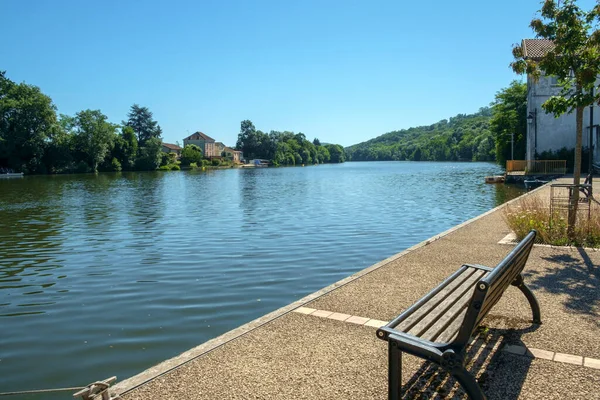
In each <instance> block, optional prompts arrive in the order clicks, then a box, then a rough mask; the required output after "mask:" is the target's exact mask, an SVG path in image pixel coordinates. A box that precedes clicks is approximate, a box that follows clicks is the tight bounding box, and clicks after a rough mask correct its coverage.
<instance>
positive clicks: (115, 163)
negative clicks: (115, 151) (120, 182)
mask: <svg viewBox="0 0 600 400" xmlns="http://www.w3.org/2000/svg"><path fill="white" fill-rule="evenodd" d="M110 169H111V171H115V172H119V171H121V163H120V162H119V160H117V159H116V158H115V157H113V159H112V160H111V162H110Z"/></svg>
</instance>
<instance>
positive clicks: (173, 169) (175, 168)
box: [171, 164, 181, 171]
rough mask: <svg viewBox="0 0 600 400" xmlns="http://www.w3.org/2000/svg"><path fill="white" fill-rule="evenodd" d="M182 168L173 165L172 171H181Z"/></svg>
mask: <svg viewBox="0 0 600 400" xmlns="http://www.w3.org/2000/svg"><path fill="white" fill-rule="evenodd" d="M180 169H181V168H180V167H179V165H177V164H171V171H179V170H180Z"/></svg>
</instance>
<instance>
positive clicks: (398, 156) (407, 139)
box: [346, 108, 495, 161]
mask: <svg viewBox="0 0 600 400" xmlns="http://www.w3.org/2000/svg"><path fill="white" fill-rule="evenodd" d="M490 115H491V111H490V109H488V108H481V109H480V110H479V112H478V113H476V114H471V115H466V114H459V115H457V116H455V117H452V118H450V120H445V119H443V120H441V121H439V122H437V123H435V124H432V125H429V126H419V127H415V128H409V129H402V130H399V131H392V132H388V133H386V134H383V135H381V136H378V137H376V138H374V139H371V140H368V141H366V142H363V143H359V144H355V145H353V146H350V147H347V148H346V154H347V156H348V159H349V160H351V161H393V160H395V161H399V160H409V161H493V160H495V143H494V137H493V135H492V132H491V131H490V118H491V117H490Z"/></svg>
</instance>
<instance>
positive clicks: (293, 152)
mask: <svg viewBox="0 0 600 400" xmlns="http://www.w3.org/2000/svg"><path fill="white" fill-rule="evenodd" d="M316 143H318V144H316ZM236 147H237V149H238V150H241V151H242V152H243V154H244V157H245V158H246V159H254V158H260V159H266V160H271V161H272V162H273V164H275V165H301V164H322V163H327V162H335V163H340V162H344V161H345V154H344V149H343V147H342V146H340V145H330V144H328V145H321V144H320V142H319V140H318V139H314V140H313V141H312V142H311V141H309V140H307V139H306V135H305V134H303V133H302V132H299V133H294V132H289V131H284V132H279V131H271V132H269V133H268V134H267V133H264V132H262V131H260V130H257V129H256V128H255V126H254V124H253V123H252V122H251V121H249V120H244V121H242V122H241V124H240V133H239V135H238V140H237V144H236ZM332 149H333V150H332ZM332 151H333V153H335V157H334V156H333V155H332Z"/></svg>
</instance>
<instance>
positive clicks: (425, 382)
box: [401, 321, 538, 400]
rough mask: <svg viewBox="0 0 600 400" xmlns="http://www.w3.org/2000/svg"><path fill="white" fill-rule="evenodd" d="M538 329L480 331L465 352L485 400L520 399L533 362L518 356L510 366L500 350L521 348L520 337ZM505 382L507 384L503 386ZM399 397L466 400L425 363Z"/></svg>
mask: <svg viewBox="0 0 600 400" xmlns="http://www.w3.org/2000/svg"><path fill="white" fill-rule="evenodd" d="M519 322H520V323H522V322H524V321H519ZM537 328H538V326H537V325H534V326H531V327H528V328H526V329H497V328H489V329H488V328H482V329H480V333H479V334H478V336H477V338H476V339H475V341H474V342H473V344H472V345H471V346H470V347H469V348H468V350H467V356H466V359H467V362H468V364H467V369H468V370H469V372H471V373H472V374H475V375H476V376H477V381H478V382H479V385H480V386H481V388H482V389H483V391H484V392H485V393H486V395H487V397H488V400H492V399H497V400H500V399H502V400H516V399H518V398H519V395H520V393H521V388H522V387H523V383H524V382H525V378H526V376H527V372H528V371H529V366H530V365H531V362H532V359H531V358H529V357H525V356H523V357H519V358H520V362H519V363H517V364H515V365H513V364H514V363H510V362H509V361H507V357H505V355H504V354H503V352H502V351H501V349H502V348H503V347H504V346H505V345H506V344H509V343H510V344H515V343H517V344H520V345H523V343H522V341H521V340H520V337H521V336H522V335H523V334H525V333H528V332H533V331H535V330H536V329H537ZM404 356H405V357H406V355H404ZM521 359H522V360H521ZM504 381H506V382H510V384H508V385H506V384H503V382H504ZM401 398H402V399H404V400H413V399H415V400H425V399H438V400H441V399H444V400H450V399H452V400H456V399H468V397H467V395H466V393H465V392H464V391H463V390H462V388H461V387H460V386H459V384H458V383H457V382H456V381H455V380H454V378H452V377H451V376H450V374H449V373H447V372H446V371H445V370H443V369H442V368H440V367H438V365H437V364H434V363H431V362H428V361H426V362H424V363H423V365H422V366H421V368H419V370H418V371H417V372H416V373H415V374H414V375H413V376H411V377H410V379H409V380H408V382H406V383H405V384H404V385H403V386H402V397H401Z"/></svg>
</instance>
